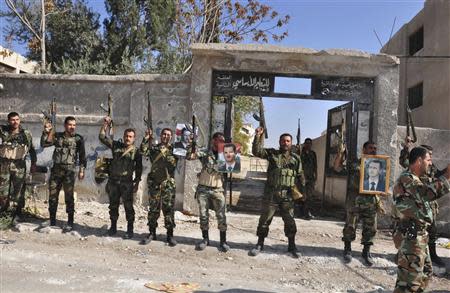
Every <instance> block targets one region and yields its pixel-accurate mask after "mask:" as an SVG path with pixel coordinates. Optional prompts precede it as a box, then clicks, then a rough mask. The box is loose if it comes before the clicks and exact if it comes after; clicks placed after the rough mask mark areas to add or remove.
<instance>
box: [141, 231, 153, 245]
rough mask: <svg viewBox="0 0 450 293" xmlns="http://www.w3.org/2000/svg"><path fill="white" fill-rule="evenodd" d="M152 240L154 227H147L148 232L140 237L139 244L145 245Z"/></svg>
mask: <svg viewBox="0 0 450 293" xmlns="http://www.w3.org/2000/svg"><path fill="white" fill-rule="evenodd" d="M152 240H156V228H149V233H148V236H147V238H145V239H142V240H141V242H140V244H141V245H147V244H149V243H150V242H152Z"/></svg>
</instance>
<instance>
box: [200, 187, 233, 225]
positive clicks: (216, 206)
mask: <svg viewBox="0 0 450 293" xmlns="http://www.w3.org/2000/svg"><path fill="white" fill-rule="evenodd" d="M195 195H196V197H197V203H198V208H199V212H200V229H201V230H202V231H204V230H209V208H210V207H212V209H213V210H214V211H215V213H216V218H217V225H218V228H219V230H220V231H226V230H227V217H226V215H225V212H226V203H225V196H224V194H223V189H222V188H214V187H208V186H204V185H198V186H197V191H196V193H195Z"/></svg>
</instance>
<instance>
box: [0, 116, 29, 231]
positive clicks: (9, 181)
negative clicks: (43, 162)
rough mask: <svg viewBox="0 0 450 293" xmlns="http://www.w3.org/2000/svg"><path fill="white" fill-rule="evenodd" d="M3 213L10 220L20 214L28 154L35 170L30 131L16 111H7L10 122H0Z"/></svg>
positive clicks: (0, 187)
mask: <svg viewBox="0 0 450 293" xmlns="http://www.w3.org/2000/svg"><path fill="white" fill-rule="evenodd" d="M0 138H1V140H2V142H1V144H0V217H8V218H9V217H10V218H11V222H12V219H14V218H15V217H16V216H18V217H20V215H21V212H22V208H23V205H24V202H25V199H24V198H22V197H23V196H24V193H22V192H21V191H22V189H23V188H25V186H24V185H25V173H26V163H25V157H26V155H27V154H30V158H31V167H30V171H31V172H34V171H35V170H36V160H37V159H36V151H35V149H34V147H33V139H32V136H31V132H29V131H28V130H26V129H24V128H22V126H21V125H20V117H19V114H18V113H16V112H11V113H9V114H8V125H2V126H0Z"/></svg>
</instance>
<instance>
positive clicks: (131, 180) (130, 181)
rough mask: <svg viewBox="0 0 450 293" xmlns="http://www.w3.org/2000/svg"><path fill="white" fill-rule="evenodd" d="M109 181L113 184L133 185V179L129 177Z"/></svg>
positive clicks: (113, 178)
mask: <svg viewBox="0 0 450 293" xmlns="http://www.w3.org/2000/svg"><path fill="white" fill-rule="evenodd" d="M109 180H110V181H114V182H115V183H133V177H130V176H122V177H109Z"/></svg>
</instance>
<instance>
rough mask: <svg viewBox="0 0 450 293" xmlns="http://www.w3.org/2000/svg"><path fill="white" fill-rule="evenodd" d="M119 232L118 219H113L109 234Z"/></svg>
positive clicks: (112, 234)
mask: <svg viewBox="0 0 450 293" xmlns="http://www.w3.org/2000/svg"><path fill="white" fill-rule="evenodd" d="M116 233H117V220H111V227H109V230H108V235H109V236H114V235H116Z"/></svg>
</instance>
